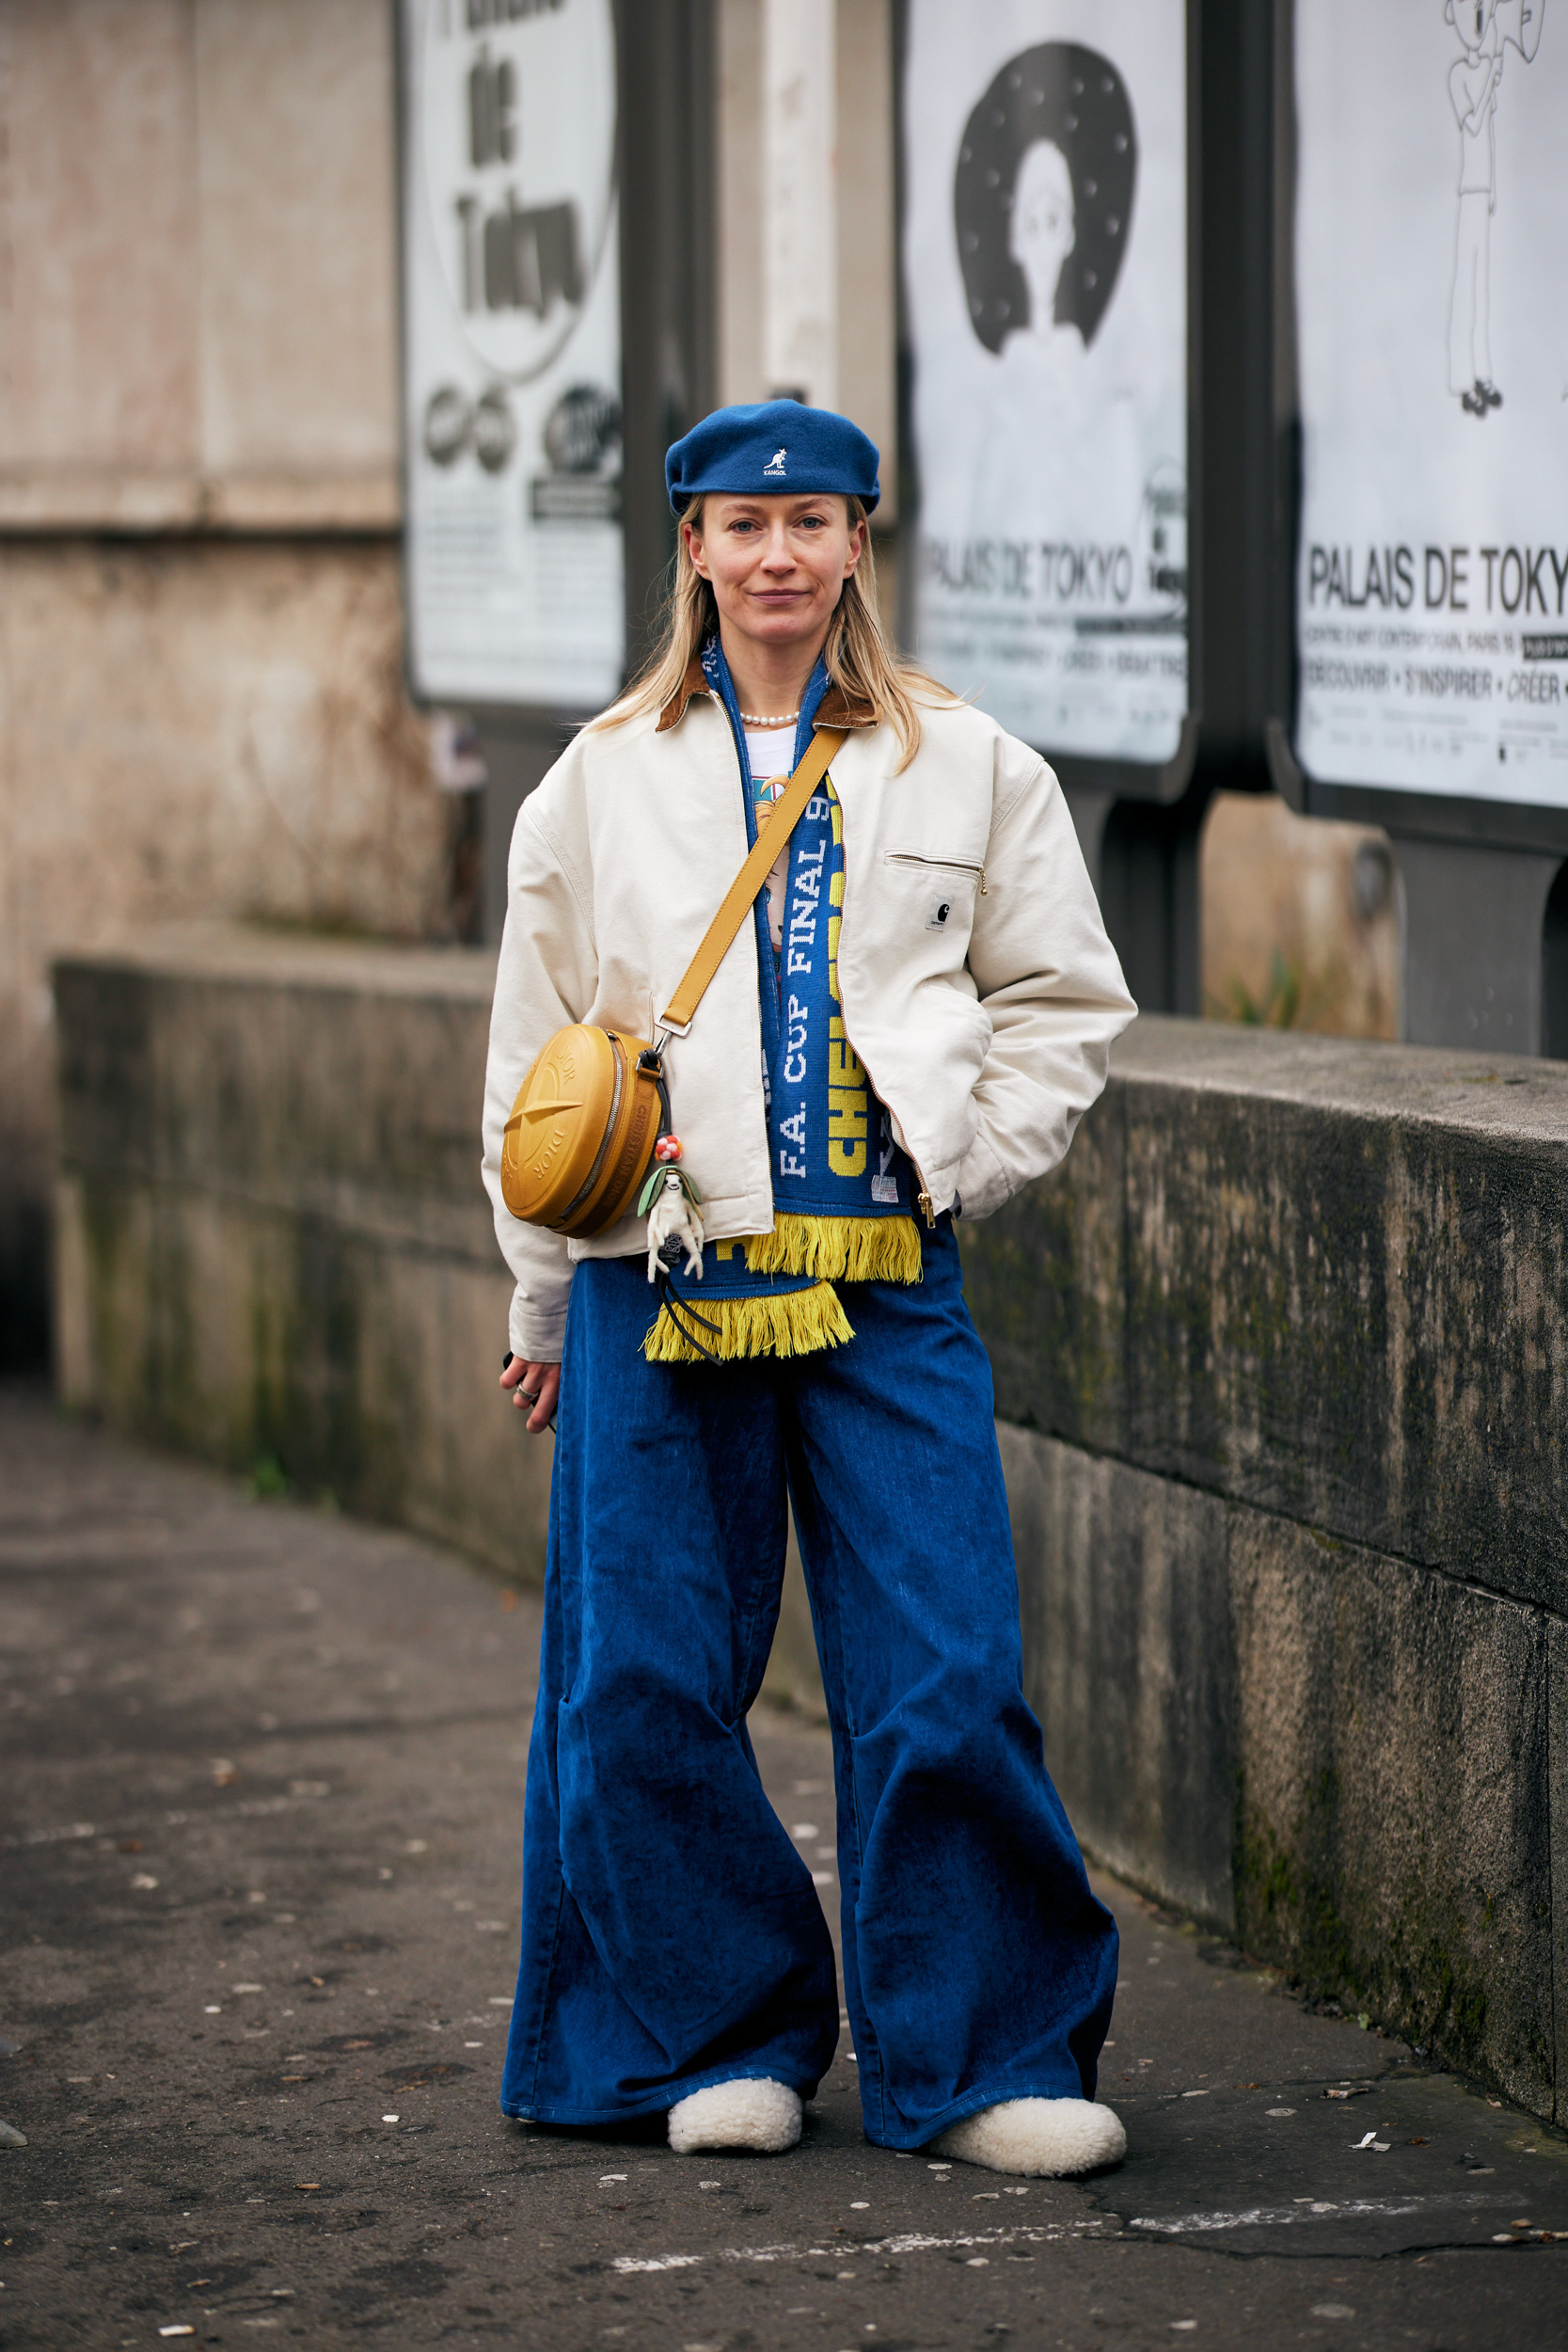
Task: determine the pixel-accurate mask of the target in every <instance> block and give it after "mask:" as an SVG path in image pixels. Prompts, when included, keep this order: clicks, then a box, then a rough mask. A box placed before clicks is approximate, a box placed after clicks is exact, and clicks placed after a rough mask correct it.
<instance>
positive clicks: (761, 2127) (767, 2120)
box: [670, 2076, 994, 2156]
mask: <svg viewBox="0 0 1568 2352" xmlns="http://www.w3.org/2000/svg"><path fill="white" fill-rule="evenodd" d="M993 2112H994V2110H993ZM799 2138H800V2099H799V2098H798V2097H797V2095H796V2093H795V2092H794V2091H793V2090H789V2089H788V2088H787V2087H786V2086H785V2085H784V2083H776V2082H771V2081H769V2080H768V2078H767V2077H766V2076H757V2077H755V2078H754V2079H752V2080H751V2081H745V2082H733V2083H714V2084H712V2085H711V2086H710V2088H709V2089H708V2090H694V2091H692V2093H691V2095H690V2097H689V2098H687V2099H682V2100H680V2101H679V2102H678V2103H677V2104H676V2105H675V2106H673V2107H672V2108H671V2110H670V2145H671V2147H672V2148H673V2150H674V2152H675V2153H676V2155H677V2156H693V2155H695V2154H696V2153H697V2151H698V2149H699V2148H751V2149H752V2150H754V2151H755V2153H757V2154H758V2155H761V2156H776V2155H778V2154H779V2153H781V2152H782V2151H783V2150H784V2149H785V2148H793V2147H794V2145H795V2143H796V2141H797V2140H798V2139H799Z"/></svg>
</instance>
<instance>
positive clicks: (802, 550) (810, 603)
mask: <svg viewBox="0 0 1568 2352" xmlns="http://www.w3.org/2000/svg"><path fill="white" fill-rule="evenodd" d="M681 536H682V537H683V538H684V539H685V541H686V545H687V548H688V550H689V554H690V557H691V561H692V562H693V564H695V565H696V566H697V569H698V570H699V571H700V572H701V574H702V576H703V578H704V579H705V580H710V581H711V582H712V584H713V593H714V596H715V599H716V600H717V602H718V606H719V613H720V618H721V620H722V621H724V622H726V623H727V624H728V626H729V627H730V628H735V629H738V630H739V631H740V633H741V635H742V636H745V637H751V638H754V639H755V640H756V641H757V642H758V644H768V645H794V644H802V645H803V644H807V643H808V642H809V641H811V640H812V639H813V638H816V639H817V640H820V639H821V638H822V637H823V636H825V635H826V633H827V628H828V623H829V622H830V621H831V620H832V616H833V609H834V607H835V606H836V605H837V603H838V600H839V596H841V594H842V593H843V589H844V583H845V581H846V580H847V579H848V577H849V574H850V573H851V572H852V571H853V570H854V568H855V565H856V564H858V563H859V562H860V559H861V548H862V547H863V544H864V539H865V526H864V524H863V523H855V524H854V525H851V524H850V521H849V508H848V501H847V500H845V499H842V498H836V497H818V498H784V497H773V498H717V497H710V498H708V499H707V500H705V502H704V507H703V513H702V517H701V520H700V522H698V523H696V524H692V523H682V525H681Z"/></svg>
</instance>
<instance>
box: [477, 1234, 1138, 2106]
mask: <svg viewBox="0 0 1568 2352" xmlns="http://www.w3.org/2000/svg"><path fill="white" fill-rule="evenodd" d="M923 1238H924V1242H925V1279H924V1281H923V1282H921V1283H920V1284H918V1285H915V1286H911V1287H907V1288H906V1287H902V1286H898V1285H895V1284H892V1283H879V1282H867V1283H856V1284H846V1285H844V1286H843V1296H844V1302H845V1306H846V1309H847V1312H848V1316H849V1320H850V1322H851V1324H852V1325H853V1326H854V1330H855V1337H854V1339H853V1340H852V1341H850V1342H848V1343H846V1344H845V1345H843V1346H841V1347H838V1348H830V1349H825V1350H823V1351H821V1352H820V1353H818V1354H816V1355H811V1356H807V1357H803V1358H800V1359H793V1360H787V1361H780V1360H778V1359H773V1358H762V1359H752V1360H750V1361H745V1362H737V1363H730V1364H725V1365H722V1366H715V1365H711V1364H696V1365H668V1364H650V1363H647V1362H646V1361H645V1360H644V1359H643V1357H642V1354H641V1340H642V1335H643V1332H644V1331H645V1330H646V1328H647V1327H648V1324H649V1322H650V1320H651V1318H652V1313H653V1294H652V1292H651V1291H650V1290H649V1288H648V1284H647V1280H646V1279H645V1273H644V1269H643V1266H642V1264H641V1261H633V1260H627V1259H614V1260H594V1261H590V1262H589V1263H584V1264H581V1265H579V1266H578V1269H577V1272H576V1276H575V1278H574V1280H573V1285H572V1301H571V1309H570V1313H569V1316H568V1321H567V1331H566V1343H565V1353H564V1359H563V1364H562V1388H561V1402H560V1407H559V1413H558V1423H559V1428H560V1433H561V1435H560V1439H559V1443H558V1446H557V1451H556V1461H555V1480H554V1487H553V1491H552V1494H551V1498H550V1533H549V1555H548V1563H547V1568H546V1591H545V1637H544V1651H543V1658H542V1661H541V1673H540V1685H539V1700H538V1707H537V1710H536V1713H535V1716H534V1724H533V1735H532V1741H531V1747H530V1751H529V1766H528V1790H527V1799H526V1805H525V1814H524V1835H523V1933H522V1961H521V1968H520V1972H519V1977H518V1984H517V1997H516V2003H515V2009H514V2011H513V2018H512V2030H511V2038H510V2042H509V2044H508V2048H507V2056H506V2069H505V2076H504V2080H503V2084H502V2090H501V2105H502V2106H503V2108H504V2109H505V2111H506V2112H507V2113H508V2114H509V2115H517V2116H528V2117H531V2118H533V2119H534V2120H536V2121H538V2122H549V2123H576V2124H592V2123H611V2122H620V2121H625V2120H627V2119H629V2118H631V2117H634V2116H641V2115H649V2114H655V2113H658V2112H660V2111H662V2110H663V2109H665V2108H667V2107H670V2106H673V2105H674V2103H675V2102H676V2101H677V2100H679V2099H682V2098H684V2097H686V2095H687V2094H688V2093H689V2091H692V2090H700V2089H702V2088H703V2087H704V2086H705V2085H707V2084H710V2083H718V2082H724V2081H727V2080H730V2079H732V2078H734V2077H736V2076H742V2075H762V2074H767V2075H771V2076H772V2077H773V2078H774V2079H775V2080H776V2081H779V2082H783V2083H787V2084H789V2085H790V2086H791V2087H792V2088H793V2089H794V2090H798V2091H799V2092H800V2095H801V2097H802V2098H809V2097H810V2096H811V2094H812V2092H813V2091H814V2090H816V2085H817V2082H818V2080H819V2078H820V2076H821V2075H822V2074H823V2073H824V2072H825V2070H826V2068H827V2067H828V2065H829V2062H830V2061H831V2059H832V2055H833V2051H834V2048H835V2045H836V2043H837V2040H838V2002H837V1997H836V1988H835V1984H834V1978H833V1955H832V1945H831V1942H830V1940H829V1935H828V1930H827V1925H826V1922H825V1921H824V1919H823V1916H822V1911H821V1906H820V1904H819V1902H818V1900H817V1896H816V1887H815V1886H814V1884H813V1883H812V1877H811V1872H810V1870H809V1868H808V1867H807V1866H806V1864H805V1862H804V1861H803V1860H802V1859H801V1857H800V1854H799V1853H798V1852H797V1851H796V1848H795V1846H794V1844H793V1842H792V1840H791V1839H790V1837H789V1836H788V1835H787V1834H786V1832H785V1830H784V1827H783V1825H782V1824H781V1823H780V1821H779V1820H778V1819H777V1817H776V1816H775V1814H774V1812H773V1810H772V1807H771V1806H770V1805H769V1804H768V1799H767V1797H766V1796H765V1795H764V1793H763V1788H762V1783H761V1781H760V1779H759V1777H758V1774H757V1768H756V1761H755V1758H754V1756H753V1755H752V1744H751V1741H750V1740H749V1738H748V1736H747V1730H746V1715H747V1710H748V1709H749V1708H750V1707H751V1706H752V1702H753V1700H754V1699H755V1697H756V1695H757V1691H758V1688H759V1686H760V1684H761V1681H762V1676H763V1669H764V1667H765V1666H766V1664H767V1662H768V1648H769V1645H770V1644H771V1642H772V1638H773V1629H774V1626H775V1624H776V1622H777V1618H778V1612H779V1596H780V1588H781V1583H782V1580H783V1572H784V1548H785V1535H786V1518H785V1494H786V1487H787V1492H788V1495H789V1497H790V1499H791V1500H792V1501H793V1502H794V1506H795V1516H796V1525H797V1528H798V1530H799V1533H800V1550H801V1554H802V1558H803V1561H804V1565H805V1573H806V1581H807V1585H808V1588H809V1590H810V1594H811V1604H812V1613H813V1616H814V1619H815V1622H816V1642H817V1650H818V1653H819V1656H820V1658H821V1661H822V1678H823V1683H824V1686H825V1689H826V1692H827V1698H828V1709H829V1715H830V1718H831V1721H832V1739H833V1758H834V1781H835V1788H836V1794H837V1805H838V1856H839V1879H840V1884H841V1888H842V1894H843V1923H844V1975H845V1990H846V1994H847V2003H848V2010H849V2020H850V2025H851V2028H852V2031H853V2035H854V2047H855V2051H856V2053H857V2056H858V2058H859V2068H858V2072H859V2078H860V2086H861V2099H862V2105H863V2114H864V2122H865V2130H866V2133H867V2136H868V2137H870V2138H871V2139H873V2140H876V2141H878V2142H879V2143H880V2144H882V2145H883V2146H886V2147H890V2148H918V2147H920V2146H922V2145H923V2144H924V2143H925V2142H926V2141H927V2140H929V2139H931V2138H933V2137H935V2135H936V2134H937V2133H939V2132H941V2131H942V2130H944V2129H945V2128H946V2126H947V2125H948V2124H950V2123H954V2122H958V2119H959V2118H960V2117H961V2116H964V2115H968V2114H971V2113H973V2112H974V2110H975V2109H976V2108H979V2107H986V2106H992V2105H993V2104H994V2103H995V2102H996V2101H997V2100H999V2099H1017V2098H1023V2097H1027V2096H1030V2095H1037V2096H1043V2097H1046V2098H1074V2099H1076V2098H1090V2097H1092V2096H1093V2094H1094V2084H1095V2065H1096V2060H1097V2058H1098V2056H1099V2052H1100V2047H1101V2042H1102V2041H1103V2040H1104V2037H1105V2033H1106V2030H1107V2027H1108V2026H1109V2023H1110V2016H1111V2001H1112V1996H1113V1994H1114V1992H1115V1988H1116V1976H1117V1931H1116V1926H1115V1923H1114V1922H1113V1920H1112V1918H1111V1916H1110V1914H1109V1913H1108V1912H1107V1911H1106V1910H1105V1909H1104V1908H1103V1907H1102V1906H1101V1904H1100V1903H1099V1902H1097V1901H1096V1899H1095V1898H1094V1897H1093V1895H1092V1894H1091V1893H1090V1892H1089V1886H1088V1882H1087V1880H1086V1878H1085V1873H1084V1864H1083V1859H1082V1857H1081V1855H1080V1853H1079V1851H1078V1845H1077V1841H1076V1840H1075V1838H1074V1836H1073V1834H1072V1830H1071V1827H1070V1825H1069V1821H1068V1819H1067V1815H1066V1813H1065V1812H1064V1810H1063V1807H1062V1804H1061V1800H1060V1798H1059V1797H1058V1796H1057V1794H1056V1791H1055V1789H1054V1788H1053V1787H1052V1785H1051V1781H1050V1779H1049V1777H1048V1776H1047V1773H1046V1770H1045V1764H1044V1759H1043V1756H1042V1752H1041V1744H1040V1733H1039V1726H1038V1724H1037V1723H1036V1721H1035V1718H1034V1716H1033V1715H1032V1714H1031V1712H1030V1710H1029V1708H1028V1707H1027V1705H1026V1704H1025V1702H1024V1697H1023V1690H1022V1645H1021V1641H1020V1633H1019V1612H1018V1582H1017V1576H1016V1573H1015V1569H1014V1565H1013V1552H1012V1543H1011V1537H1010V1534H1009V1529H1008V1522H1007V1509H1006V1493H1005V1491H1004V1488H1003V1484H1002V1467H1001V1462H1000V1460H999V1458H998V1454H997V1448H996V1434H995V1427H994V1423H993V1420H992V1400H991V1380H990V1364H989V1362H988V1360H987V1357H986V1353H985V1350H984V1348H983V1347H982V1346H981V1344H980V1341H979V1339H978V1337H977V1335H976V1333H975V1330H974V1325H973V1324H972V1323H971V1321H970V1319H969V1314H968V1311H967V1309H966V1308H965V1305H964V1301H963V1288H962V1277H961V1272H960V1268H959V1263H958V1245H957V1243H956V1241H955V1239H954V1237H953V1233H952V1230H951V1226H950V1224H949V1222H948V1220H947V1219H946V1218H943V1219H942V1221H941V1222H940V1224H939V1226H938V1228H937V1230H936V1232H934V1233H927V1234H926V1235H925V1236H924V1237H923Z"/></svg>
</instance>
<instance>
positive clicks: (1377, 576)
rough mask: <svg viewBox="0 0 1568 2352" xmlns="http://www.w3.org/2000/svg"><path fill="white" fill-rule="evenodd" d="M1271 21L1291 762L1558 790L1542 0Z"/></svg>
mask: <svg viewBox="0 0 1568 2352" xmlns="http://www.w3.org/2000/svg"><path fill="white" fill-rule="evenodd" d="M1295 22H1296V34H1295V43H1296V51H1295V63H1296V102H1297V119H1298V125H1299V137H1300V161H1299V167H1298V177H1297V186H1296V280H1297V300H1298V319H1299V339H1300V370H1301V405H1302V424H1303V467H1304V477H1303V491H1304V505H1303V516H1302V543H1301V563H1300V574H1299V580H1298V586H1297V638H1298V651H1299V657H1300V668H1301V701H1300V712H1299V720H1298V726H1297V751H1298V754H1299V756H1300V758H1301V762H1302V765H1303V766H1304V768H1305V769H1306V770H1307V773H1308V774H1309V775H1311V776H1314V777H1317V778H1319V779H1321V780H1323V781H1324V782H1331V783H1337V784H1350V785H1364V786H1380V787H1395V788H1397V789H1403V790H1411V791H1421V792H1430V793H1458V794H1464V795H1465V796H1467V797H1471V798H1479V799H1483V800H1497V801H1512V802H1515V803H1533V804H1536V805H1551V806H1561V805H1568V8H1564V7H1563V6H1562V5H1561V0H1550V5H1548V0H1312V5H1311V6H1310V7H1298V8H1297V9H1296V16H1295Z"/></svg>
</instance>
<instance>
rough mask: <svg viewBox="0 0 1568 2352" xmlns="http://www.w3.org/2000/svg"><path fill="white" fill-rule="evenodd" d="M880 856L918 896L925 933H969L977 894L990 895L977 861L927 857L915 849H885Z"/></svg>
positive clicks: (982, 871)
mask: <svg viewBox="0 0 1568 2352" xmlns="http://www.w3.org/2000/svg"><path fill="white" fill-rule="evenodd" d="M883 856H884V858H885V860H886V863H887V864H888V865H889V866H893V867H895V869H896V870H897V871H898V874H899V879H900V881H903V882H908V883H909V884H911V886H912V887H913V888H914V890H915V891H916V892H917V893H918V904H919V907H920V910H921V919H922V921H923V923H924V925H925V928H926V930H928V931H945V930H960V931H965V932H967V931H968V930H969V928H970V924H971V922H972V921H973V919H974V898H975V894H976V892H978V894H979V896H980V897H981V898H986V897H988V896H989V893H988V891H987V889H986V869H985V867H984V866H982V865H981V864H980V863H979V861H978V860H977V859H970V858H961V857H927V855H926V854H925V853H924V852H923V851H921V850H884V852H883Z"/></svg>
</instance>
